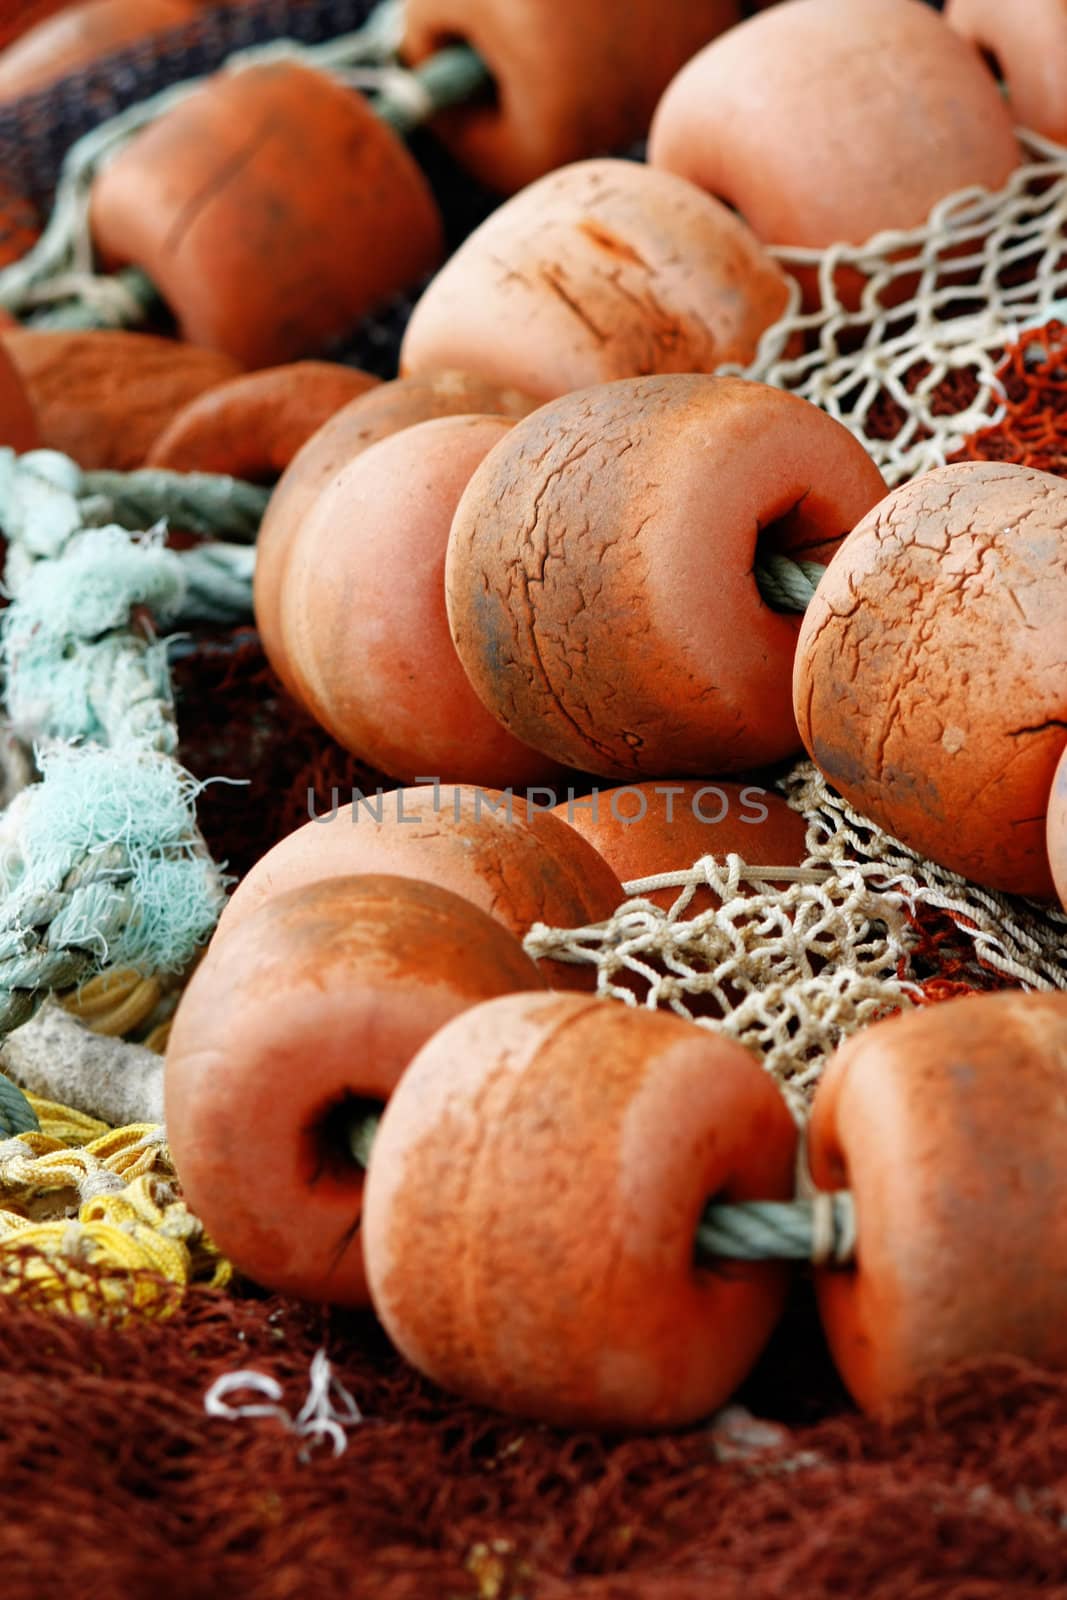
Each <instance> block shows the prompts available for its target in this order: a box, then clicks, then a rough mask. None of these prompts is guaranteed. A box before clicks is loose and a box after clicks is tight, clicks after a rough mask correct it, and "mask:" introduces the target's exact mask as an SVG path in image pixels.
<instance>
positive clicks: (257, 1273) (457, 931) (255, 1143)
mask: <svg viewBox="0 0 1067 1600" xmlns="http://www.w3.org/2000/svg"><path fill="white" fill-rule="evenodd" d="M540 987H541V979H540V977H539V976H538V973H537V969H536V968H535V967H534V965H533V963H532V962H531V961H530V960H529V959H528V958H527V957H526V956H525V955H524V954H523V951H522V948H521V946H520V945H519V944H518V942H517V940H515V939H512V938H511V937H510V936H509V935H508V934H507V933H505V932H504V931H503V929H502V928H501V927H500V925H499V923H497V922H495V921H494V920H493V919H492V918H491V917H489V916H487V915H486V914H485V913H484V912H483V911H479V910H478V909H477V907H475V906H473V905H471V904H470V902H469V901H467V900H462V899H460V897H459V896H458V895H454V894H450V893H448V892H447V891H446V890H443V889H438V888H435V887H432V886H431V885H429V884H424V883H416V882H414V881H412V880H411V879H409V878H391V877H363V878H334V879H332V880H331V881H330V882H328V883H326V882H320V883H315V884H310V885H305V886H304V887H303V888H301V889H297V890H294V891H293V892H292V893H290V894H285V895H279V896H277V897H275V898H274V899H272V900H271V901H270V903H269V904H265V905H262V906H260V907H259V908H258V909H257V910H256V912H255V913H254V914H253V915H251V916H250V917H248V918H247V919H246V920H245V922H244V923H243V925H242V926H241V928H240V929H238V930H236V931H235V932H234V933H233V934H232V936H231V937H228V938H226V939H225V940H221V941H213V942H212V944H211V946H210V948H209V951H208V955H207V957H206V958H205V960H204V961H202V962H201V964H200V966H199V967H198V968H197V970H196V972H195V973H194V974H193V977H192V979H191V980H190V982H189V985H188V987H187V989H186V991H185V993H184V994H183V996H182V999H181V1003H180V1005H179V1007H178V1010H177V1013H176V1015H175V1018H174V1024H173V1027H172V1030H171V1035H170V1042H169V1044H168V1047H167V1061H166V1080H165V1081H166V1119H167V1135H168V1140H169V1143H170V1147H171V1150H172V1152H173V1155H174V1160H175V1164H176V1166H177V1169H178V1173H179V1175H180V1178H181V1183H182V1190H183V1193H184V1195H185V1197H186V1199H187V1200H188V1202H189V1205H190V1207H191V1208H192V1209H193V1210H194V1211H195V1212H196V1214H197V1216H199V1217H201V1218H202V1219H203V1221H204V1222H205V1224H206V1225H207V1227H208V1229H209V1231H210V1233H211V1235H212V1237H213V1239H214V1240H215V1242H216V1244H217V1245H218V1246H219V1248H220V1249H221V1250H222V1251H223V1253H224V1254H225V1255H226V1256H228V1257H229V1258H230V1260H232V1261H233V1263H234V1265H235V1266H236V1267H237V1268H238V1270H239V1271H241V1272H243V1273H245V1274H246V1275H247V1276H248V1277H250V1278H252V1279H254V1280H255V1281H256V1282H257V1283H262V1284H265V1285H266V1286H268V1287H270V1288H274V1289H280V1290H282V1291H283V1292H284V1293H286V1294H295V1295H300V1296H303V1297H305V1298H308V1299H315V1300H332V1301H336V1302H337V1303H339V1304H342V1305H362V1304H365V1302H366V1280H365V1277H364V1271H363V1252H362V1249H361V1246H360V1232H359V1228H360V1213H361V1207H362V1196H363V1171H362V1169H361V1168H360V1167H359V1166H358V1165H357V1163H356V1161H355V1159H354V1157H353V1156H352V1154H351V1150H350V1147H349V1145H348V1143H347V1134H348V1130H349V1128H350V1126H351V1125H352V1123H353V1122H354V1121H355V1119H356V1118H357V1117H358V1116H359V1115H360V1113H361V1112H366V1111H367V1110H373V1109H377V1108H378V1107H380V1104H381V1102H382V1101H384V1100H386V1099H388V1097H389V1095H390V1094H391V1093H392V1091H393V1089H394V1087H395V1086H396V1083H397V1080H398V1079H399V1077H400V1075H401V1073H402V1072H403V1071H404V1069H405V1067H406V1066H407V1064H408V1062H409V1061H410V1059H411V1057H412V1056H413V1055H414V1053H415V1051H416V1050H417V1049H418V1048H419V1046H420V1045H421V1044H423V1043H424V1042H425V1041H426V1040H427V1039H428V1038H429V1037H430V1035H431V1034H432V1033H433V1032H434V1030H435V1029H436V1028H438V1027H440V1026H441V1024H442V1023H444V1022H446V1021H448V1020H449V1019H450V1018H451V1017H454V1016H455V1015H456V1014H457V1013H458V1012H460V1011H463V1010H465V1009H466V1007H468V1006H470V1005H473V1004H475V1003H476V1002H477V1001H479V1000H485V999H488V998H490V997H492V996H495V995H501V994H509V993H512V992H514V991H516V990H521V989H537V988H540Z"/></svg>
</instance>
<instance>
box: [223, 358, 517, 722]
mask: <svg viewBox="0 0 1067 1600" xmlns="http://www.w3.org/2000/svg"><path fill="white" fill-rule="evenodd" d="M535 404H536V402H535V401H534V400H532V399H531V398H530V397H529V396H528V395H522V394H518V393H517V392H516V391H515V390H510V389H509V390H502V389H499V388H497V387H496V386H495V385H493V384H489V383H486V382H485V381H484V380H483V379H481V378H477V377H473V376H472V375H470V374H469V373H465V372H434V373H427V374H426V376H425V377H422V378H398V379H394V381H393V382H392V383H383V384H379V385H378V386H377V387H376V388H374V389H372V390H370V391H369V392H368V393H367V394H365V395H360V396H359V397H358V398H357V399H355V400H352V401H350V402H349V404H348V405H346V406H344V407H342V409H341V410H340V411H338V412H337V413H336V415H335V416H333V417H331V418H330V420H329V421H328V422H325V423H324V424H323V425H322V427H321V428H319V430H318V431H317V432H316V433H315V434H314V435H313V436H312V437H311V438H310V439H309V440H308V442H307V444H305V445H304V446H303V448H302V449H300V450H298V451H297V453H296V455H295V456H294V457H293V460H292V463H291V464H290V465H289V467H287V468H286V470H285V472H284V473H283V474H282V476H281V479H280V481H279V483H278V486H277V488H276V489H275V491H274V493H273V494H272V495H271V497H270V504H269V505H268V507H267V514H266V516H265V517H264V519H263V523H262V526H261V527H260V530H259V537H258V538H257V540H256V572H255V578H254V580H253V590H254V596H255V607H256V626H257V628H258V629H259V637H260V640H261V642H262V645H263V648H264V650H265V651H266V654H267V659H268V661H269V662H270V664H271V666H272V667H273V668H274V670H275V672H276V673H277V674H278V676H279V678H281V680H282V682H283V683H284V684H285V686H286V688H287V689H288V690H289V691H290V693H294V692H295V682H294V679H293V675H292V673H291V672H290V670H289V663H288V661H287V659H286V656H285V651H284V649H283V648H282V640H281V620H280V617H281V599H282V594H283V591H284V584H285V571H286V567H287V565H288V561H289V553H290V550H291V548H292V542H293V539H294V537H295V534H296V531H297V529H298V528H299V527H300V524H301V522H302V521H303V519H304V516H305V514H306V513H307V512H308V510H309V509H310V508H311V506H312V505H313V504H314V502H315V500H316V499H317V498H318V496H319V495H320V494H321V492H322V490H323V489H325V488H326V486H327V485H328V484H329V483H331V482H332V480H333V479H334V478H335V477H336V476H337V474H338V473H339V472H340V471H341V469H342V468H343V467H346V466H347V465H348V463H349V462H350V461H354V460H355V458H356V456H358V455H360V454H361V453H362V452H363V451H364V450H369V449H370V447H371V445H372V444H377V443H378V441H379V440H381V439H388V438H390V437H391V436H392V435H393V434H394V433H399V432H400V430H401V429H402V428H410V427H413V426H414V425H415V423H417V422H430V421H432V420H433V419H434V418H435V417H455V416H464V415H491V416H498V415H499V416H504V417H524V416H526V415H527V413H528V412H530V411H532V410H533V408H534V405H535Z"/></svg>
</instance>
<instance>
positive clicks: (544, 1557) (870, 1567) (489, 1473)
mask: <svg viewBox="0 0 1067 1600" xmlns="http://www.w3.org/2000/svg"><path fill="white" fill-rule="evenodd" d="M803 1320H804V1312H803V1308H802V1307H801V1308H800V1309H799V1310H798V1311H797V1313H796V1314H795V1317H794V1321H799V1322H803ZM787 1333H788V1335H789V1337H790V1339H791V1341H792V1342H791V1343H790V1344H789V1345H788V1347H787V1348H783V1346H785V1339H784V1338H783V1339H782V1340H780V1341H779V1348H778V1349H776V1350H774V1351H772V1352H771V1353H770V1355H769V1357H768V1359H767V1360H766V1361H765V1362H764V1365H763V1369H762V1372H761V1374H759V1375H757V1377H756V1378H755V1379H754V1380H753V1382H752V1383H751V1384H750V1385H749V1389H748V1392H747V1393H746V1395H745V1396H744V1397H742V1398H743V1399H744V1400H745V1401H746V1402H747V1407H746V1409H736V1410H734V1411H733V1412H732V1413H731V1414H729V1415H728V1416H726V1417H724V1418H721V1419H719V1421H718V1422H717V1423H714V1424H711V1425H708V1426H705V1427H702V1428H697V1429H693V1430H690V1431H688V1432H686V1433H683V1434H677V1435H666V1436H659V1437H655V1438H639V1439H630V1440H624V1441H617V1440H608V1439H602V1438H598V1437H595V1436H592V1435H585V1434H581V1435H579V1434H562V1433H558V1432H555V1431H553V1430H550V1429H546V1428H542V1427H538V1426H530V1425H526V1424H521V1423H516V1422H512V1421H509V1420H507V1419H503V1418H499V1417H494V1416H491V1415H489V1414H487V1413H485V1412H482V1411H478V1410H476V1409H474V1408H472V1407H470V1406H466V1405H464V1404H462V1403H460V1402H458V1401H453V1400H450V1399H448V1398H446V1397H443V1396H442V1395H440V1394H439V1393H437V1392H436V1391H434V1390H433V1389H431V1388H430V1386H429V1385H427V1384H425V1383H423V1382H422V1381H421V1380H420V1379H419V1378H418V1377H417V1376H416V1375H415V1374H414V1373H413V1372H412V1371H411V1370H410V1369H409V1368H407V1367H406V1366H405V1365H404V1364H403V1363H402V1362H401V1361H400V1360H399V1359H398V1358H397V1357H395V1356H394V1355H393V1354H392V1353H391V1352H390V1351H389V1349H388V1347H387V1346H386V1344H385V1342H384V1339H383V1338H382V1336H381V1334H380V1333H379V1332H378V1330H377V1329H376V1328H375V1326H374V1324H373V1323H372V1322H371V1321H370V1320H369V1319H360V1318H353V1317H351V1316H341V1315H339V1314H336V1313H334V1314H332V1315H331V1314H330V1313H327V1312H321V1311H318V1310H313V1309H308V1308H303V1307H299V1306H294V1305H291V1304H286V1303H284V1302H281V1301H279V1300H274V1299H262V1300H242V1299H234V1298H226V1297H222V1296H219V1295H215V1294H210V1293H205V1292H204V1291H195V1292H192V1293H190V1294H189V1295H188V1296H187V1297H186V1299H185V1301H184V1302H183V1303H182V1305H181V1306H180V1307H179V1309H178V1310H177V1311H176V1312H175V1314H174V1315H173V1316H172V1317H171V1319H170V1320H169V1321H165V1322H156V1323H139V1324H135V1325H133V1326H127V1327H122V1328H114V1327H108V1326H106V1325H101V1326H90V1327H87V1326H84V1325H82V1324H76V1323H74V1322H72V1321H68V1320H66V1319H64V1318H62V1317H56V1316H54V1315H53V1316H50V1317H49V1316H41V1315H38V1314H36V1313H34V1312H33V1311H31V1310H28V1309H18V1308H15V1307H13V1306H11V1305H10V1304H8V1303H0V1415H2V1417H3V1419H4V1420H3V1425H2V1442H0V1474H2V1481H3V1484H4V1519H3V1523H2V1524H0V1553H2V1555H3V1564H4V1570H3V1578H4V1592H5V1595H6V1596H8V1597H9V1600H41V1597H45V1596H50V1595H52V1594H58V1593H60V1592H61V1586H62V1592H64V1593H71V1594H78V1595H81V1596H84V1597H85V1600H95V1597H103V1596H116V1597H117V1596H120V1595H128V1596H141V1595H145V1596H148V1595H151V1596H153V1597H154V1600H171V1597H174V1600H178V1597H180V1600H200V1597H204V1600H209V1597H215V1596H219V1595H240V1596H249V1597H256V1600H305V1597H306V1600H331V1597H333V1596H336V1597H338V1600H341V1597H345V1600H349V1597H354V1596H363V1595H366V1596H369V1597H374V1600H409V1597H410V1600H416V1597H418V1600H432V1597H438V1596H439V1597H441V1600H446V1597H447V1600H461V1597H462V1600H468V1597H470V1600H520V1597H526V1600H533V1597H538V1600H555V1597H560V1600H562V1597H564V1596H566V1597H570V1600H573V1597H586V1596H588V1597H596V1600H668V1597H669V1600H690V1597H691V1600H708V1597H714V1600H723V1597H726V1600H732V1597H734V1596H737V1597H739V1600H741V1597H745V1600H750V1597H757V1596H758V1597H768V1600H769V1597H771V1596H774V1597H778V1596H781V1597H782V1600H786V1597H788V1600H794V1597H796V1596H804V1597H805V1600H823V1597H824V1596H825V1597H826V1600H830V1597H839V1596H842V1595H847V1596H857V1597H858V1596H863V1597H871V1600H873V1597H878V1600H882V1597H885V1600H889V1597H893V1600H898V1597H899V1600H916V1597H918V1600H924V1597H929V1600H934V1597H935V1596H936V1597H937V1600H948V1597H951V1600H999V1597H1001V1596H1009V1595H1010V1596H1024V1595H1025V1596H1029V1595H1034V1596H1036V1595H1064V1594H1067V1535H1065V1532H1064V1523H1065V1518H1067V1378H1063V1377H1053V1376H1049V1375H1047V1374H1043V1373H1039V1372H1037V1371H1034V1370H1033V1369H1030V1368H1027V1367H1025V1366H1022V1365H1020V1364H1018V1363H1012V1362H1007V1361H1001V1362H992V1363H986V1364H984V1365H981V1366H969V1367H967V1368H964V1369H961V1370H960V1371H958V1372H956V1373H954V1374H952V1375H949V1376H946V1377H945V1378H944V1379H943V1380H942V1381H941V1382H939V1383H938V1384H937V1385H936V1386H935V1387H933V1388H931V1389H930V1390H929V1391H928V1392H927V1393H926V1394H925V1395H924V1396H923V1397H922V1398H921V1399H920V1400H917V1401H916V1402H915V1403H914V1404H913V1405H911V1406H910V1407H909V1408H907V1409H906V1410H903V1411H901V1412H900V1413H899V1414H898V1415H897V1416H896V1417H894V1418H889V1419H883V1420H870V1419H860V1418H857V1417H855V1416H853V1415H851V1414H849V1413H847V1412H841V1411H839V1410H837V1407H838V1406H839V1402H837V1401H835V1400H834V1399H832V1398H825V1399H824V1401H823V1404H822V1414H821V1415H819V1416H817V1417H815V1418H814V1419H812V1420H806V1421H802V1422H799V1423H798V1424H797V1425H795V1426H793V1427H784V1426H781V1425H776V1424H768V1423H766V1422H760V1423H757V1422H756V1420H755V1416H754V1415H753V1413H754V1412H757V1411H758V1412H761V1413H762V1414H763V1415H766V1413H767V1410H768V1409H770V1410H772V1411H775V1410H776V1411H778V1412H779V1413H782V1412H784V1414H786V1415H789V1414H794V1415H795V1413H796V1404H795V1400H794V1401H793V1404H792V1405H791V1404H790V1401H789V1397H788V1396H786V1395H783V1394H782V1393H781V1381H782V1379H781V1374H782V1369H783V1365H784V1366H785V1367H787V1368H791V1369H792V1370H791V1372H790V1377H791V1381H793V1382H799V1383H801V1384H803V1386H804V1389H805V1390H806V1391H807V1393H808V1395H809V1397H810V1396H811V1394H812V1390H813V1387H814V1388H815V1389H817V1388H818V1386H819V1385H820V1383H822V1384H823V1387H824V1389H825V1388H826V1387H827V1384H826V1379H825V1374H823V1373H821V1372H820V1368H819V1361H818V1354H817V1351H816V1352H815V1353H814V1367H813V1365H812V1352H810V1351H807V1352H805V1350H804V1348H803V1343H802V1336H798V1333H797V1329H796V1327H793V1326H791V1327H790V1328H789V1329H787ZM798 1337H799V1338H800V1340H801V1342H798ZM320 1346H325V1348H326V1350H327V1352H328V1354H329V1357H330V1359H331V1361H332V1363H333V1367H334V1371H335V1373H336V1375H337V1376H338V1377H339V1378H340V1379H341V1380H342V1382H343V1383H344V1384H345V1386H346V1388H347V1389H348V1390H349V1391H350V1393H351V1394H352V1396H353V1397H354V1399H355V1400H356V1402H357V1403H358V1405H359V1406H360V1408H361V1410H362V1411H363V1413H364V1416H365V1421H364V1422H363V1423H362V1424H361V1425H359V1426H357V1427H355V1428H353V1429H351V1430H350V1432H349V1434H348V1447H347V1450H346V1452H345V1454H344V1455H343V1456H341V1457H339V1458H336V1459H335V1458H334V1457H333V1456H332V1454H331V1453H330V1448H329V1446H328V1445H320V1446H318V1447H309V1446H308V1445H307V1443H306V1442H305V1441H302V1440H300V1439H299V1438H297V1437H295V1436H294V1435H293V1434H292V1433H291V1432H289V1431H287V1430H286V1429H285V1427H284V1426H283V1425H282V1424H281V1423H280V1422H278V1421H275V1420H273V1419H267V1420H262V1419H261V1420H238V1421H227V1420H215V1419H211V1418H208V1417H207V1416H205V1413H204V1404H203V1402H204V1395H205V1393H206V1391H207V1389H208V1387H209V1386H210V1384H211V1383H212V1382H213V1381H214V1380H215V1379H216V1378H218V1377H219V1376H220V1375H222V1374H223V1373H226V1372H229V1371H232V1370H233V1369H235V1368H237V1367H245V1368H251V1369H254V1370H255V1371H257V1372H260V1373H265V1374H269V1375H271V1376H273V1377H275V1378H276V1379H277V1380H278V1381H279V1383H280V1384H281V1386H282V1389H283V1393H284V1404H285V1406H286V1409H287V1410H288V1411H289V1413H290V1414H295V1413H296V1412H297V1411H298V1410H299V1407H300V1405H301V1404H302V1402H303V1400H304V1397H305V1394H306V1392H307V1375H308V1368H309V1366H310V1362H311V1359H312V1357H313V1355H314V1353H315V1351H316V1350H317V1349H319V1348H320ZM802 1358H803V1359H802ZM772 1375H773V1376H772ZM813 1379H814V1383H813ZM775 1384H777V1386H778V1390H779V1392H778V1394H777V1396H776V1395H775ZM231 1400H232V1402H233V1403H236V1402H237V1400H238V1397H237V1396H233V1397H231ZM809 1404H810V1398H809Z"/></svg>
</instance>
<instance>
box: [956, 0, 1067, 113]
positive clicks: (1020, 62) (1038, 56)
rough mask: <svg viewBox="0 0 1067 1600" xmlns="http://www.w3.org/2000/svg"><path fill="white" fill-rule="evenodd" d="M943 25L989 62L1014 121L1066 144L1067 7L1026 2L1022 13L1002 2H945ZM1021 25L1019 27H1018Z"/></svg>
mask: <svg viewBox="0 0 1067 1600" xmlns="http://www.w3.org/2000/svg"><path fill="white" fill-rule="evenodd" d="M944 17H945V21H946V22H947V23H948V25H949V27H950V28H955V29H956V32H957V33H961V34H962V35H963V37H964V38H965V39H969V40H970V41H971V43H972V44H974V45H976V46H977V47H978V49H979V50H984V51H986V52H988V54H989V55H991V56H992V57H993V58H994V61H995V63H996V66H997V67H998V68H999V71H1000V73H1001V75H1002V76H1003V78H1004V83H1005V86H1006V88H1007V91H1008V106H1009V109H1010V111H1011V114H1012V116H1013V117H1014V119H1015V121H1016V122H1017V123H1019V124H1020V125H1021V126H1022V127H1024V128H1031V129H1032V130H1033V131H1034V133H1042V134H1044V136H1045V138H1046V139H1055V140H1056V142H1057V143H1058V144H1067V96H1065V95H1064V92H1063V86H1064V84H1065V83H1067V6H1065V5H1064V4H1063V0H1027V4H1026V6H1025V8H1024V10H1023V11H1022V12H1019V11H1013V9H1012V8H1011V7H1010V6H1005V5H1004V4H1003V0H946V5H945V11H944ZM1020 24H1021V26H1020Z"/></svg>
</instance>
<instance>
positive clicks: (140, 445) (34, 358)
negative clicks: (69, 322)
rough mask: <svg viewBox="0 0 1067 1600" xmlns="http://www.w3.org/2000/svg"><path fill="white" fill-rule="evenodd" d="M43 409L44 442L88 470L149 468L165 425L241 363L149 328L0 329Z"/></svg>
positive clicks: (37, 404)
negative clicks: (145, 330)
mask: <svg viewBox="0 0 1067 1600" xmlns="http://www.w3.org/2000/svg"><path fill="white" fill-rule="evenodd" d="M0 339H2V342H3V347H4V349H5V350H6V351H7V354H8V355H9V356H10V357H11V359H12V361H13V362H14V363H15V366H16V367H17V368H18V371H19V375H20V377H21V379H22V382H23V385H24V386H25V389H26V392H27V393H28V395H29V397H30V401H31V403H32V405H33V408H34V410H35V412H36V414H37V421H38V426H39V432H40V437H41V443H42V445H44V446H45V447H46V448H47V449H49V450H62V451H63V453H64V455H69V456H71V457H73V459H74V460H75V461H76V462H77V463H78V465H79V466H80V467H83V468H85V469H86V470H87V471H88V470H91V469H93V468H97V467H111V468H114V469H115V470H116V471H121V472H126V471H132V470H134V469H135V468H137V467H143V466H144V463H145V458H146V457H147V455H148V452H149V451H150V450H151V448H152V445H153V444H154V443H155V440H156V438H157V436H158V435H159V433H160V431H161V429H163V428H165V427H166V426H167V424H168V423H169V422H170V421H171V419H172V417H174V415H175V414H176V413H177V412H178V411H180V410H181V409H182V407H183V406H185V405H187V404H188V403H189V401H190V400H191V399H192V398H193V397H194V396H195V395H199V394H202V393H203V392H204V390H205V389H211V388H214V387H215V385H216V384H219V383H223V382H225V380H226V379H227V378H232V377H233V376H234V375H235V374H236V372H237V370H238V369H237V366H236V364H235V363H234V362H232V361H231V360H230V359H229V357H228V356H222V355H219V354H217V353H216V352H215V351H213V350H196V349H194V348H193V347H192V346H191V345H184V344H178V343H177V342H176V340H174V339H157V338H155V337H154V336H153V335H151V334H147V333H126V332H123V331H120V330H106V331H105V330H99V331H93V332H80V333H60V332H45V331H43V330H42V331H38V330H35V329H32V328H22V329H19V330H18V331H17V332H11V333H7V332H4V333H3V334H0Z"/></svg>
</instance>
